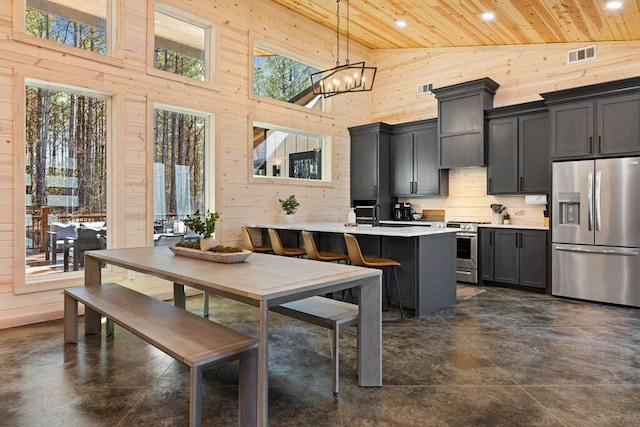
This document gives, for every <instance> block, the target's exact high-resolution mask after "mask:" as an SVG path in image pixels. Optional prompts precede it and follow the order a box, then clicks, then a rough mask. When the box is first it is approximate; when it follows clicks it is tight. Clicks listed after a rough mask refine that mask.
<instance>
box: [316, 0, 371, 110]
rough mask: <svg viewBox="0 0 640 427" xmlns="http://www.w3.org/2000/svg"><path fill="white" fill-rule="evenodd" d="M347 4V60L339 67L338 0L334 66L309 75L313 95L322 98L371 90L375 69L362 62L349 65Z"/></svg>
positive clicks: (337, 5) (337, 2)
mask: <svg viewBox="0 0 640 427" xmlns="http://www.w3.org/2000/svg"><path fill="white" fill-rule="evenodd" d="M346 2H347V59H346V60H345V63H344V64H343V65H340V0H336V40H337V41H336V45H337V49H336V52H337V53H336V66H335V67H333V68H331V69H328V70H324V71H319V72H317V73H313V74H311V87H312V89H313V94H314V95H322V96H323V97H324V98H329V97H330V96H334V95H339V94H341V93H346V92H369V91H370V90H371V89H372V88H373V80H374V79H375V77H376V70H377V68H376V67H367V66H366V65H365V63H364V61H362V62H356V63H355V64H350V63H349V0H346Z"/></svg>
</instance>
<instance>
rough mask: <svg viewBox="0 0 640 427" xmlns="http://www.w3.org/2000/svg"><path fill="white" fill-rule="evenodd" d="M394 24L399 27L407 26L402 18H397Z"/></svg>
mask: <svg viewBox="0 0 640 427" xmlns="http://www.w3.org/2000/svg"><path fill="white" fill-rule="evenodd" d="M396 26H398V27H400V28H404V27H406V26H407V21H405V20H404V19H398V20H397V21H396Z"/></svg>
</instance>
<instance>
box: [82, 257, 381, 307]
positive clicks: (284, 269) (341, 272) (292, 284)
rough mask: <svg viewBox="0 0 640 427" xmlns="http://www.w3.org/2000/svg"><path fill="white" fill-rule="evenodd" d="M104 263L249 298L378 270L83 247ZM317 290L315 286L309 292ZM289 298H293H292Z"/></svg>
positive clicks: (328, 283)
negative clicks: (228, 261) (227, 261)
mask: <svg viewBox="0 0 640 427" xmlns="http://www.w3.org/2000/svg"><path fill="white" fill-rule="evenodd" d="M86 255H88V256H91V257H93V258H95V259H98V260H100V261H104V262H106V263H108V264H112V265H116V266H119V267H123V268H128V269H131V270H135V271H139V272H143V273H148V274H153V275H155V276H158V277H161V278H164V279H167V280H171V281H174V282H178V283H182V284H187V285H188V284H195V285H200V286H198V287H200V288H202V289H204V288H209V289H213V290H217V291H220V292H224V293H227V294H230V295H235V296H237V297H242V298H245V299H250V300H254V301H262V300H265V301H266V300H272V299H282V298H284V299H286V297H287V296H294V295H296V296H298V295H300V293H309V295H312V294H314V291H315V290H318V289H324V288H326V287H328V286H331V285H337V284H341V283H345V282H353V281H354V280H358V279H366V278H371V277H378V276H381V274H382V273H381V272H380V271H379V270H376V269H372V268H364V267H355V266H351V265H345V264H337V263H331V262H321V261H313V260H308V259H299V258H288V257H282V256H277V255H266V254H258V253H253V254H251V256H250V257H249V258H247V260H245V261H244V262H242V263H238V264H222V263H216V262H211V261H204V260H199V259H193V258H187V257H183V256H178V255H174V254H173V253H172V252H171V251H170V250H169V249H168V248H167V247H161V246H155V247H142V248H127V249H107V250H99V251H87V252H86ZM315 294H317V292H315ZM294 299H295V298H294Z"/></svg>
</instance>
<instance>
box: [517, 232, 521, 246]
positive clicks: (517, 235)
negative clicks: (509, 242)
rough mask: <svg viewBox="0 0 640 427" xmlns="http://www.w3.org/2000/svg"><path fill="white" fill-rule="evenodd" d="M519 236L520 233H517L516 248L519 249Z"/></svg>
mask: <svg viewBox="0 0 640 427" xmlns="http://www.w3.org/2000/svg"><path fill="white" fill-rule="evenodd" d="M518 234H520V233H516V248H517V247H518Z"/></svg>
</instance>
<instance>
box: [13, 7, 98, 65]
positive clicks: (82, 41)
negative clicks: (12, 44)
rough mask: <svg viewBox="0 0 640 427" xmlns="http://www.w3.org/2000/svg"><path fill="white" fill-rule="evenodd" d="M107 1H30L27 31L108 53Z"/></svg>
mask: <svg viewBox="0 0 640 427" xmlns="http://www.w3.org/2000/svg"><path fill="white" fill-rule="evenodd" d="M16 1H18V0H16ZM108 1H109V0H92V1H91V2H81V1H70V0H64V1H50V0H27V2H26V9H25V32H26V33H27V34H30V35H32V36H35V37H39V38H42V39H47V40H51V41H54V42H56V43H60V44H63V45H66V46H73V47H77V48H79V49H83V50H87V51H90V52H95V53H100V54H106V53H107V52H108V48H109V46H108V42H107V41H108V38H107V28H108V22H107V7H108V4H107V2H108Z"/></svg>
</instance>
